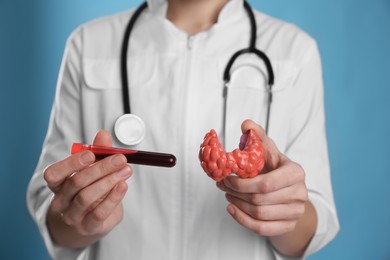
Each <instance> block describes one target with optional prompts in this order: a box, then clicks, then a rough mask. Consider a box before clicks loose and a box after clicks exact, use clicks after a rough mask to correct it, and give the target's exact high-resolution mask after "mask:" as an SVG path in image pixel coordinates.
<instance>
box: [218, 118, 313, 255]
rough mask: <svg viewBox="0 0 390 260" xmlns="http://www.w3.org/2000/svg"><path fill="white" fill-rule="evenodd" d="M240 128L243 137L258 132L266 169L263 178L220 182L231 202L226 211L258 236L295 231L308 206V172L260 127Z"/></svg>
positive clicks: (233, 178) (232, 178)
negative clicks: (285, 153)
mask: <svg viewBox="0 0 390 260" xmlns="http://www.w3.org/2000/svg"><path fill="white" fill-rule="evenodd" d="M241 128H242V132H243V133H245V132H246V131H247V130H249V129H253V130H255V132H256V133H257V134H258V136H259V137H260V139H261V140H262V143H263V146H264V151H265V168H264V170H263V172H262V174H260V175H258V176H256V177H254V178H251V179H241V178H239V177H238V176H229V177H227V178H225V179H224V180H222V181H220V182H217V186H218V187H219V188H220V189H221V190H223V191H224V192H226V198H227V200H228V201H229V202H230V204H229V205H228V206H227V210H228V212H229V213H230V214H231V215H232V216H233V218H234V219H235V220H236V221H237V222H238V223H239V224H241V225H242V226H244V227H246V228H248V229H249V230H251V231H253V232H255V233H256V234H259V235H263V236H271V237H278V236H283V235H284V234H287V233H289V232H292V231H294V230H295V229H296V227H297V223H298V222H299V221H300V220H301V218H302V217H303V216H304V213H305V209H306V206H307V205H308V204H309V202H308V191H307V188H306V185H305V172H304V170H303V169H302V167H301V166H300V165H298V164H297V163H295V162H293V161H291V160H289V159H288V158H287V157H286V156H285V155H283V154H282V153H281V152H280V151H279V150H278V149H277V148H276V145H275V144H274V142H273V141H272V140H271V139H270V138H268V137H267V136H266V134H265V131H264V130H263V128H261V127H260V126H259V125H257V124H255V123H254V122H253V121H250V120H246V121H244V122H243V124H242V127H241ZM310 208H311V209H312V206H311V204H310ZM310 212H313V211H312V210H310ZM315 219H316V218H315ZM314 222H315V221H314ZM315 223H316V222H315ZM315 225H316V224H315ZM315 225H314V229H313V227H312V226H310V232H308V234H309V235H308V238H307V237H305V238H304V243H303V246H301V248H300V249H302V247H303V248H304V247H305V246H306V245H307V243H308V241H309V240H310V239H311V237H312V235H313V234H314V231H315ZM271 242H272V240H271ZM282 247H283V246H282ZM281 251H283V249H281ZM294 254H295V253H294Z"/></svg>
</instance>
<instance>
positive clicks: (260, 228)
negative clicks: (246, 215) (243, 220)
mask: <svg viewBox="0 0 390 260" xmlns="http://www.w3.org/2000/svg"><path fill="white" fill-rule="evenodd" d="M267 232H268V227H267V225H266V223H264V222H259V223H257V225H256V229H255V233H256V234H257V235H261V236H263V235H266V234H267Z"/></svg>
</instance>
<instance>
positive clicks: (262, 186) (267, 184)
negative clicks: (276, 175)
mask: <svg viewBox="0 0 390 260" xmlns="http://www.w3.org/2000/svg"><path fill="white" fill-rule="evenodd" d="M259 191H260V192H261V193H269V192H271V191H272V182H271V181H270V180H269V179H268V178H264V180H263V181H262V182H260V183H259Z"/></svg>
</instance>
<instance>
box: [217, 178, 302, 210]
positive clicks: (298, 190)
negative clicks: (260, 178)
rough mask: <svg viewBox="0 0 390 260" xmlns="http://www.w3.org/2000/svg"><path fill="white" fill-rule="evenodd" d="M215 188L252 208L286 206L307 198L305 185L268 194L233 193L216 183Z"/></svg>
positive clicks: (220, 183)
mask: <svg viewBox="0 0 390 260" xmlns="http://www.w3.org/2000/svg"><path fill="white" fill-rule="evenodd" d="M217 187H218V188H219V189H221V190H222V191H224V192H226V193H227V194H230V195H231V196H234V197H237V198H240V199H242V200H244V201H246V202H248V203H250V204H252V205H254V206H263V205H275V204H288V203H296V202H303V201H306V200H307V198H308V195H307V189H306V185H305V184H304V183H302V184H298V185H292V186H288V187H286V188H283V189H280V190H277V191H273V192H270V193H264V194H262V193H241V192H237V191H234V190H232V189H230V188H228V187H226V186H225V185H224V184H223V181H221V182H217Z"/></svg>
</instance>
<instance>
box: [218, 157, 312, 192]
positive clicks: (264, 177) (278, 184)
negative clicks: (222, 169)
mask: <svg viewBox="0 0 390 260" xmlns="http://www.w3.org/2000/svg"><path fill="white" fill-rule="evenodd" d="M304 180H305V173H304V171H303V169H302V167H300V166H299V165H298V164H296V163H293V162H291V161H286V162H285V164H284V165H281V166H280V167H279V168H277V169H276V170H273V171H271V172H269V173H267V174H260V175H257V176H256V177H253V178H247V179H244V178H240V177H238V176H228V177H226V178H225V179H224V180H223V181H224V185H225V186H226V187H228V188H230V189H232V190H234V191H237V192H241V193H261V194H265V193H270V192H273V191H277V190H280V189H283V188H285V187H288V186H291V185H294V184H296V183H299V182H304Z"/></svg>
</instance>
